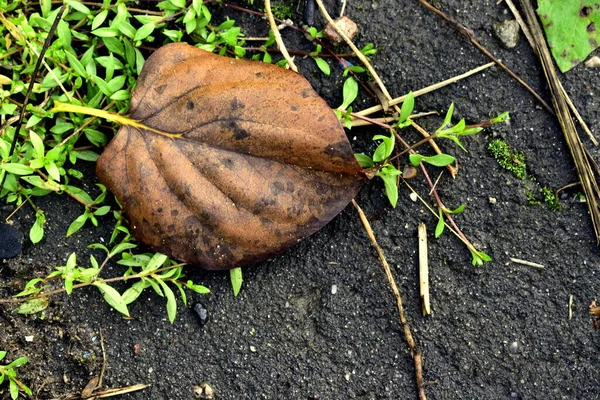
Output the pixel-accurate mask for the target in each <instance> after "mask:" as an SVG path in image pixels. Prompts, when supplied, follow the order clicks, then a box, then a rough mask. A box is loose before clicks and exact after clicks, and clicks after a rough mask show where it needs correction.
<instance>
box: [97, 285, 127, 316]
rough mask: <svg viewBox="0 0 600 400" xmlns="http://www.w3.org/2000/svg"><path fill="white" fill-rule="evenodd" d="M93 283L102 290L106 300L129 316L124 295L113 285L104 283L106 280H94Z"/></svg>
mask: <svg viewBox="0 0 600 400" xmlns="http://www.w3.org/2000/svg"><path fill="white" fill-rule="evenodd" d="M92 285H94V286H96V287H97V288H98V290H100V292H102V294H103V295H104V300H106V302H107V303H108V304H110V306H111V307H112V308H114V309H115V310H117V311H118V312H120V313H121V314H124V315H126V316H128V317H129V310H128V309H127V304H125V301H123V297H121V295H120V294H119V292H117V291H116V290H115V288H113V287H112V286H110V285H108V284H106V283H104V282H94V283H92Z"/></svg>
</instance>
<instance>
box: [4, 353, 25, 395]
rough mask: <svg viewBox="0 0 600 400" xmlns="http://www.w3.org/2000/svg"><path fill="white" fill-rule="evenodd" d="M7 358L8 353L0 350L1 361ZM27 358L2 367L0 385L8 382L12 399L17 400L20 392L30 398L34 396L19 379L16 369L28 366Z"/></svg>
mask: <svg viewBox="0 0 600 400" xmlns="http://www.w3.org/2000/svg"><path fill="white" fill-rule="evenodd" d="M4 357H6V351H2V350H0V361H2V360H3V359H4ZM27 361H28V360H27V357H21V358H17V359H16V360H15V361H13V362H11V363H10V364H7V365H0V385H2V384H3V383H4V382H5V381H6V380H8V384H9V390H10V398H11V399H12V400H16V399H17V398H18V397H19V392H23V393H25V394H26V395H28V396H32V393H31V389H29V388H28V387H27V386H26V385H25V384H24V383H23V382H21V381H20V380H19V379H17V371H16V368H18V367H20V366H23V365H25V364H27Z"/></svg>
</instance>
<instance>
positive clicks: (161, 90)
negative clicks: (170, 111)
mask: <svg viewBox="0 0 600 400" xmlns="http://www.w3.org/2000/svg"><path fill="white" fill-rule="evenodd" d="M166 88H167V85H160V86H159V87H157V88H155V89H154V91H155V92H156V93H158V94H163V92H164V91H165V89H166Z"/></svg>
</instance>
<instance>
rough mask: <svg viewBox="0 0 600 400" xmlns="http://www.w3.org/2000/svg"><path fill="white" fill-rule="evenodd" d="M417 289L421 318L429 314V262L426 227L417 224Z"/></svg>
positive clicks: (422, 224)
mask: <svg viewBox="0 0 600 400" xmlns="http://www.w3.org/2000/svg"><path fill="white" fill-rule="evenodd" d="M418 235H419V289H420V292H421V301H422V303H421V307H422V310H423V316H427V315H430V314H431V305H430V304H429V261H428V257H427V227H426V226H425V224H424V223H422V222H420V223H419V228H418Z"/></svg>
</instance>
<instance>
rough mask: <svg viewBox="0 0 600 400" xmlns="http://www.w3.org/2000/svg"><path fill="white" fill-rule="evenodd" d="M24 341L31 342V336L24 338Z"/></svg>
mask: <svg viewBox="0 0 600 400" xmlns="http://www.w3.org/2000/svg"><path fill="white" fill-rule="evenodd" d="M25 341H26V342H33V335H28V336H25Z"/></svg>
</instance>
